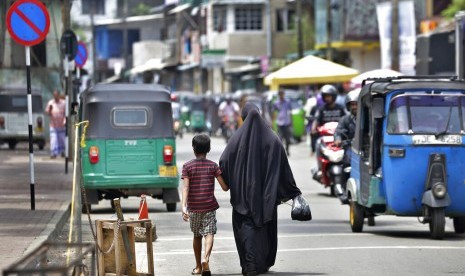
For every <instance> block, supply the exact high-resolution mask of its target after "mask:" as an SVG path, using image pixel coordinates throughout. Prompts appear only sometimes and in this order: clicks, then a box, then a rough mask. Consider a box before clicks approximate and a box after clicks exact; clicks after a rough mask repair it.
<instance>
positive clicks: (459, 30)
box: [455, 11, 465, 79]
mask: <svg viewBox="0 0 465 276" xmlns="http://www.w3.org/2000/svg"><path fill="white" fill-rule="evenodd" d="M464 18H465V12H463V11H461V12H458V13H456V14H455V73H456V75H457V77H458V78H459V79H463V77H464V74H463V26H462V22H463V19H464Z"/></svg>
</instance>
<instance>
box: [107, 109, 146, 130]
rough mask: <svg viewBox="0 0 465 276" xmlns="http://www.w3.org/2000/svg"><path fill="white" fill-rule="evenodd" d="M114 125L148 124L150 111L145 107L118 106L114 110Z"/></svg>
mask: <svg viewBox="0 0 465 276" xmlns="http://www.w3.org/2000/svg"><path fill="white" fill-rule="evenodd" d="M113 125H115V126H117V127H128V126H138V127H141V126H147V125H148V111H147V109H145V108H116V109H114V110H113Z"/></svg>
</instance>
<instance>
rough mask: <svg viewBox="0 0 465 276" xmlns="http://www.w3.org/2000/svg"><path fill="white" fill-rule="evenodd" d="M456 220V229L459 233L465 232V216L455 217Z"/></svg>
mask: <svg viewBox="0 0 465 276" xmlns="http://www.w3.org/2000/svg"><path fill="white" fill-rule="evenodd" d="M453 221H454V231H455V233H457V234H463V233H465V217H455V218H453Z"/></svg>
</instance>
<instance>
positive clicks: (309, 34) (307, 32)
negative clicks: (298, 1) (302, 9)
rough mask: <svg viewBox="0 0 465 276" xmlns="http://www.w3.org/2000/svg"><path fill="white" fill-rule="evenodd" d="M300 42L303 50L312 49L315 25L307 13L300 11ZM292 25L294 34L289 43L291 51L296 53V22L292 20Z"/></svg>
mask: <svg viewBox="0 0 465 276" xmlns="http://www.w3.org/2000/svg"><path fill="white" fill-rule="evenodd" d="M301 20H302V23H301V24H302V43H303V49H304V52H305V51H308V50H312V49H313V48H314V46H315V26H314V25H313V21H312V20H311V19H310V16H309V15H308V13H302V19H301ZM292 23H293V25H292V27H291V29H293V30H294V35H293V37H292V43H291V52H293V53H296V52H297V49H298V45H297V43H298V37H297V28H296V26H295V25H296V24H294V22H292Z"/></svg>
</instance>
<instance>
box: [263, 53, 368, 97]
mask: <svg viewBox="0 0 465 276" xmlns="http://www.w3.org/2000/svg"><path fill="white" fill-rule="evenodd" d="M358 74H359V72H358V71H357V70H355V69H353V68H350V67H346V66H344V65H341V64H337V63H334V62H331V61H328V60H325V59H322V58H318V57H315V56H306V57H304V58H301V59H299V60H297V61H295V62H293V63H291V64H289V65H287V66H285V67H283V68H281V69H279V70H278V71H275V72H273V73H271V74H268V76H266V77H265V78H264V80H263V82H264V83H265V85H269V86H271V87H270V90H278V88H279V86H280V85H300V84H312V83H338V82H346V81H350V79H352V78H353V77H355V76H357V75H358Z"/></svg>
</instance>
